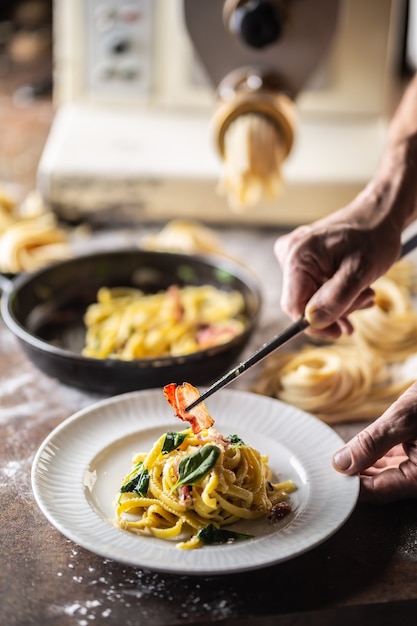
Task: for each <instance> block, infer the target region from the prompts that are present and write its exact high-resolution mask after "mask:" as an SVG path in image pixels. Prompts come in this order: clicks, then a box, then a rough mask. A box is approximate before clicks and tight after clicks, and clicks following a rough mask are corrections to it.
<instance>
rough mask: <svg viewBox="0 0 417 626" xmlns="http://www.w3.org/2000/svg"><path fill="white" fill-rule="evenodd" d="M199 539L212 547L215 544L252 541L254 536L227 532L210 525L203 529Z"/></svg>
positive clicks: (199, 533) (198, 535)
mask: <svg viewBox="0 0 417 626" xmlns="http://www.w3.org/2000/svg"><path fill="white" fill-rule="evenodd" d="M197 537H198V538H199V539H200V541H202V542H203V543H205V544H207V545H211V544H213V543H229V542H231V541H242V540H245V539H252V538H253V537H254V535H246V534H245V533H236V532H234V531H233V530H225V529H224V528H216V526H215V525H214V524H208V526H204V528H201V529H200V530H199V531H198V533H197Z"/></svg>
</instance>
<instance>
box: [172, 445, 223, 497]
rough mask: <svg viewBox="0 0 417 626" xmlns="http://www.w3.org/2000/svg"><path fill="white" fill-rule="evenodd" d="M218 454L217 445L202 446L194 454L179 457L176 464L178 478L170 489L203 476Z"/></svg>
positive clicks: (195, 480)
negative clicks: (179, 459)
mask: <svg viewBox="0 0 417 626" xmlns="http://www.w3.org/2000/svg"><path fill="white" fill-rule="evenodd" d="M219 455H220V448H218V447H217V446H210V445H206V446H203V447H202V448H201V449H200V450H197V452H194V454H190V456H186V457H184V458H183V459H181V461H180V464H179V466H178V480H177V482H176V483H175V485H174V486H173V487H172V491H174V489H176V488H177V487H179V486H180V485H192V484H193V483H196V482H198V481H199V480H200V479H201V478H203V476H205V475H206V474H207V473H208V472H209V471H210V470H211V469H212V468H213V467H214V466H215V465H216V461H217V459H218V458H219Z"/></svg>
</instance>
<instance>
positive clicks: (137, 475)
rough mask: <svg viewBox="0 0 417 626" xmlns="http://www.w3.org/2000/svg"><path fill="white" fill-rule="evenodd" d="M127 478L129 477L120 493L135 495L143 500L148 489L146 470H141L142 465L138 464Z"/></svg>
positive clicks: (147, 473)
mask: <svg viewBox="0 0 417 626" xmlns="http://www.w3.org/2000/svg"><path fill="white" fill-rule="evenodd" d="M129 476H131V478H130V480H128V481H127V482H126V483H125V484H124V485H122V486H121V488H120V491H121V493H126V492H130V493H137V494H138V496H141V497H142V498H144V497H145V496H146V494H147V492H148V487H149V472H148V470H147V469H143V463H142V462H141V463H138V465H137V466H136V467H135V469H134V470H133V471H132V472H131V473H130V474H129Z"/></svg>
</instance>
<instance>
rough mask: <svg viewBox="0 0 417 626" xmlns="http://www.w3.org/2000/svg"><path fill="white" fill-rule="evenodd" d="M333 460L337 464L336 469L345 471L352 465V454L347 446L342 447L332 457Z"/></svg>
mask: <svg viewBox="0 0 417 626" xmlns="http://www.w3.org/2000/svg"><path fill="white" fill-rule="evenodd" d="M333 462H334V464H335V465H337V467H338V469H340V470H342V471H343V472H346V470H348V469H349V468H350V466H351V465H352V455H351V454H350V450H349V448H342V449H341V450H339V451H338V452H336V454H335V455H334V457H333Z"/></svg>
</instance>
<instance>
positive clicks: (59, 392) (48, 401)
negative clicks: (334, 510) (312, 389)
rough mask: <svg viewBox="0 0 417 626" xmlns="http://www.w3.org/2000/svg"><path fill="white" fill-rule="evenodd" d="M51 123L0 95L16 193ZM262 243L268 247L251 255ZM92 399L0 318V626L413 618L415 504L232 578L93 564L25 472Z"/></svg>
mask: <svg viewBox="0 0 417 626" xmlns="http://www.w3.org/2000/svg"><path fill="white" fill-rule="evenodd" d="M12 82H13V81H12ZM2 85H3V86H4V82H3V83H2ZM9 95H10V94H9ZM52 115H53V107H52V105H51V102H50V101H49V100H48V99H44V100H39V101H36V102H32V103H26V104H25V105H23V104H22V103H20V104H18V105H16V103H14V102H13V100H12V98H11V97H9V96H8V95H7V93H6V94H4V93H3V94H1V97H0V137H1V154H0V179H1V180H3V181H4V180H6V181H7V180H10V181H11V182H13V183H16V184H18V185H19V186H21V188H22V189H25V190H26V189H27V190H29V189H30V188H32V187H33V186H34V184H35V171H36V165H37V160H38V158H39V156H40V154H41V151H42V147H43V145H44V142H45V139H46V135H47V132H48V128H49V125H50V123H51V119H52ZM271 236H272V235H271V234H269V237H271ZM230 241H232V240H230ZM267 246H270V241H269V240H268V241H267V243H266V244H262V250H263V251H265V250H266V249H268V248H267ZM252 252H253V251H252ZM252 252H251V253H252ZM98 399H99V397H97V396H92V395H89V394H86V393H83V392H80V391H76V390H74V389H70V388H68V387H65V386H64V385H62V384H60V383H59V382H58V381H56V380H54V379H50V378H48V377H46V376H45V375H43V374H42V373H40V372H38V370H36V369H35V368H34V366H33V365H32V364H31V363H30V362H29V361H28V360H27V358H26V356H25V355H24V353H23V352H22V350H21V347H20V346H19V345H18V343H17V341H16V339H15V338H14V337H13V335H12V334H11V333H10V331H8V330H7V329H6V328H5V326H4V324H3V322H2V321H1V320H0V545H1V550H0V624H1V625H2V626H3V624H4V626H6V625H7V626H17V625H19V626H31V625H33V626H35V625H36V626H38V624H43V625H44V626H48V625H49V624H60V626H67V625H68V626H70V625H71V626H73V625H77V626H87V625H88V624H97V625H98V624H104V625H108V626H120V625H121V624H125V625H126V626H128V625H133V624H146V626H162V625H169V626H175V625H176V624H184V625H185V624H192V623H200V624H203V623H213V622H224V623H230V624H233V623H236V624H237V623H241V624H243V623H244V624H249V623H250V622H251V618H257V619H256V620H255V619H254V621H253V623H254V624H255V623H256V624H258V623H259V626H261V625H262V624H265V625H266V624H268V625H269V624H272V623H274V624H276V623H279V619H278V616H281V617H282V619H283V620H284V619H285V620H286V621H285V624H287V623H288V624H290V623H291V624H301V623H304V622H303V621H301V620H302V618H303V616H305V617H306V620H307V621H306V622H305V623H309V624H330V623H337V624H339V626H340V625H341V624H345V623H346V624H347V623H349V624H351V623H368V624H372V623H378V624H381V623H385V622H384V620H383V616H384V615H385V616H386V615H390V619H391V620H392V619H394V621H395V618H394V617H393V615H392V614H393V613H394V612H395V614H396V615H399V616H400V617H401V619H400V620H399V621H398V622H397V623H405V622H404V619H405V617H406V616H408V615H414V617H415V612H416V611H415V604H414V603H413V601H415V600H416V599H417V506H416V504H415V502H403V503H399V504H395V505H390V506H385V507H371V506H358V507H357V508H356V510H355V511H354V513H353V515H352V516H351V518H350V519H349V520H348V521H347V523H346V524H345V525H344V526H343V527H342V528H341V529H340V530H338V531H337V532H336V533H335V535H334V536H332V537H331V538H330V539H328V540H327V541H326V542H325V543H323V544H322V545H320V546H318V547H317V548H315V549H313V550H311V551H310V552H308V553H306V554H304V555H302V556H299V557H298V558H296V559H294V560H291V561H288V562H286V563H283V564H280V565H278V566H275V567H271V568H267V569H264V570H258V571H254V572H248V573H243V574H235V575H233V576H221V577H188V576H178V575H177V576H172V575H163V574H156V573H152V572H147V571H142V570H141V569H139V568H135V567H127V566H125V565H121V564H119V563H116V562H113V561H110V560H107V559H103V558H101V557H99V556H97V555H95V554H92V553H90V552H88V551H86V550H84V549H82V548H80V547H79V546H77V545H75V544H74V543H72V542H71V541H70V540H68V539H66V538H65V537H64V536H63V535H62V534H61V533H60V532H59V531H58V530H56V529H55V528H54V527H53V526H52V525H51V524H50V523H49V522H48V521H47V520H46V519H45V517H44V516H43V514H42V513H41V511H40V510H39V508H38V507H37V505H36V503H35V501H34V498H33V494H32V490H31V481H30V472H31V465H32V461H33V457H34V454H35V453H36V451H37V449H38V447H39V445H40V444H41V442H42V441H43V439H44V438H45V437H46V436H47V435H48V434H49V432H50V431H51V430H52V429H53V428H54V427H55V426H57V425H58V424H59V423H60V422H62V421H63V420H64V419H65V418H66V417H68V416H69V415H71V414H72V413H74V412H75V411H77V410H78V409H80V408H82V407H84V406H88V405H89V404H92V403H93V402H94V401H96V400H98ZM360 427H361V424H353V425H341V426H339V427H338V428H337V429H336V430H338V432H339V433H340V434H341V435H342V437H344V438H345V439H347V438H348V437H350V436H351V435H352V434H353V433H354V432H356V431H357V430H358V429H359V428H360ZM381 603H382V606H383V607H384V606H385V607H387V610H386V611H385V612H384V610H383V609H382V610H381V608H380V607H381ZM369 607H371V608H372V607H374V609H375V611H378V612H379V613H378V617H375V616H376V615H377V613H376V612H374V617H375V620H377V621H373V620H374V618H372V617H369V610H370V609H369ZM271 616H272V617H271ZM367 616H368V617H367ZM361 618H363V619H364V621H362V622H361ZM326 620H328V621H326ZM352 620H353V621H352ZM283 623H284V622H283ZM410 623H411V622H410Z"/></svg>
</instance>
